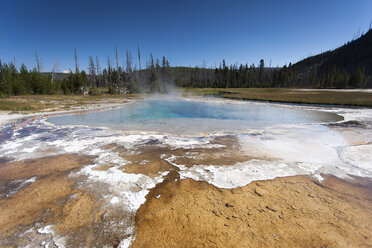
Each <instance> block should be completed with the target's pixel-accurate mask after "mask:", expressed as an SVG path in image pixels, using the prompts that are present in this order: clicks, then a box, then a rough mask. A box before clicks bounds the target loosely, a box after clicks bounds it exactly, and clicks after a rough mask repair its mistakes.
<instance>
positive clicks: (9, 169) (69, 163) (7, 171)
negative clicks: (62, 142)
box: [0, 154, 91, 183]
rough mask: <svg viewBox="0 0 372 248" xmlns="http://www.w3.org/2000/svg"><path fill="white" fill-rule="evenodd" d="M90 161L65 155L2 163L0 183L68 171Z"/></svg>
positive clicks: (88, 158) (73, 155) (85, 158)
mask: <svg viewBox="0 0 372 248" xmlns="http://www.w3.org/2000/svg"><path fill="white" fill-rule="evenodd" d="M90 160H91V158H90V157H83V156H77V155H75V154H66V155H63V156H53V157H45V158H40V159H32V160H22V161H17V162H10V163H2V164H0V183H2V182H4V181H10V180H18V179H25V178H30V177H34V176H48V175H52V174H55V173H59V172H64V171H70V170H71V169H75V168H78V167H80V166H81V165H82V164H87V163H88V162H89V161H90Z"/></svg>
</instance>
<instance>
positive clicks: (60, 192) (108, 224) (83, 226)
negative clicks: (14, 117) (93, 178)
mask: <svg viewBox="0 0 372 248" xmlns="http://www.w3.org/2000/svg"><path fill="white" fill-rule="evenodd" d="M90 162H91V158H89V157H81V156H78V155H73V154H71V155H62V156H55V157H48V158H41V159H33V160H28V161H18V162H8V163H6V164H5V163H4V164H2V165H0V175H1V179H0V186H1V189H2V190H5V191H8V192H11V191H14V190H17V192H16V193H14V194H12V195H10V196H8V197H0V224H1V225H0V247H20V246H31V247H33V246H38V245H39V244H41V243H42V242H43V241H45V240H47V241H48V242H51V243H53V241H52V240H51V239H52V236H51V235H49V234H46V235H45V234H39V233H37V231H36V230H37V229H38V228H40V227H44V226H47V225H53V226H54V227H53V229H54V230H55V231H56V233H57V234H58V235H60V236H64V237H66V245H67V247H81V246H82V244H83V245H84V246H88V247H92V246H94V247H105V246H108V247H111V246H113V247H116V246H117V245H118V244H119V243H120V241H121V240H122V239H124V238H126V237H127V235H128V233H126V231H125V230H126V228H127V227H128V226H131V225H132V223H131V220H132V218H133V214H132V213H130V212H128V211H125V210H123V209H120V208H116V207H110V208H107V207H106V206H104V205H101V204H100V203H101V200H102V199H101V198H100V195H99V193H97V192H95V191H94V190H93V191H89V192H88V191H86V190H85V189H84V190H83V189H80V188H78V187H77V183H79V180H84V178H81V177H72V178H70V177H69V175H70V172H71V171H73V170H75V169H77V168H79V167H81V166H82V165H84V164H88V163H90ZM111 166H112V165H104V166H101V167H99V168H98V169H101V170H104V169H109V168H110V167H111ZM34 176H36V177H37V179H36V181H35V182H33V183H31V184H28V185H25V186H23V187H18V186H19V185H20V183H14V182H22V181H24V180H21V179H28V178H31V177H34ZM12 186H14V187H13V188H12ZM0 193H1V192H0ZM5 193H6V192H5ZM2 195H7V194H2ZM30 228H34V229H32V230H31V229H30ZM30 230H31V231H30ZM52 247H54V246H53V245H52Z"/></svg>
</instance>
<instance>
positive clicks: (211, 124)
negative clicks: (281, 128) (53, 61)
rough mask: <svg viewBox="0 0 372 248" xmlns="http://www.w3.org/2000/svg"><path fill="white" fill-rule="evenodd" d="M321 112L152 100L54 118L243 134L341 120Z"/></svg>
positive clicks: (73, 122)
mask: <svg viewBox="0 0 372 248" xmlns="http://www.w3.org/2000/svg"><path fill="white" fill-rule="evenodd" d="M340 118H341V117H339V116H337V115H335V114H331V113H322V112H318V111H309V110H303V109H298V108H289V107H284V106H282V105H277V104H257V103H250V102H244V103H231V102H228V103H224V102H223V101H218V102H216V101H215V102H203V101H191V100H182V99H177V100H169V99H167V100H164V99H153V100H144V101H138V102H136V103H133V104H129V105H126V106H124V107H122V108H119V109H112V110H107V111H102V112H91V113H83V114H75V115H68V116H58V117H52V118H50V119H49V120H50V121H51V122H52V123H54V124H56V125H88V126H93V127H113V128H118V129H123V130H143V131H168V132H194V131H199V132H200V131H205V132H210V131H221V130H224V131H242V130H244V129H246V128H255V127H262V126H270V125H275V124H300V123H316V122H328V121H336V120H340Z"/></svg>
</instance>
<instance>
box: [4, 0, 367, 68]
mask: <svg viewBox="0 0 372 248" xmlns="http://www.w3.org/2000/svg"><path fill="white" fill-rule="evenodd" d="M371 20H372V1H371V0H354V1H352V0H349V1H345V0H311V1H310V0H306V1H300V0H296V1H277V0H266V1H259V0H257V1H248V0H247V1H243V0H241V1H236V0H234V1H228V0H224V1H222V0H205V1H203V0H198V1H194V0H187V1H176V0H169V1H161V0H159V1H155V0H151V1H141V0H137V1H119V0H116V1H112V0H104V1H97V0H90V1H79V0H73V1H70V0H63V1H52V0H28V1H26V0H0V36H1V38H0V59H1V60H2V61H5V62H9V61H11V60H13V58H15V60H16V65H17V66H20V64H21V63H25V64H26V65H27V67H29V68H32V67H33V66H35V51H37V52H38V53H39V57H40V59H41V62H42V64H43V70H44V71H49V70H51V68H52V66H53V63H54V61H55V60H56V59H58V69H59V71H62V70H66V69H68V68H71V69H73V68H74V56H73V50H74V47H75V46H76V48H77V51H78V60H79V64H80V68H81V69H86V66H87V63H88V57H89V56H90V55H92V56H93V57H95V56H99V58H100V62H101V64H103V65H105V64H106V60H107V56H110V57H111V58H112V59H114V57H115V44H117V46H118V50H119V59H120V63H121V64H123V63H124V55H125V49H129V50H131V51H132V55H133V57H135V58H136V60H135V62H137V56H136V54H137V51H136V50H137V44H139V45H140V47H141V50H142V54H143V57H148V56H149V53H150V52H152V53H153V54H154V56H155V57H161V56H163V55H164V56H166V57H167V58H168V59H169V61H170V63H171V65H185V66H190V65H191V66H195V65H201V64H202V61H203V60H205V61H206V63H207V66H214V65H217V66H218V65H219V63H220V62H221V61H222V59H223V58H225V59H226V61H227V62H228V63H235V62H239V63H248V64H251V63H255V64H258V62H259V60H260V59H261V58H263V59H264V60H265V63H266V64H267V65H268V64H269V63H270V61H271V65H272V66H276V65H279V66H282V65H284V64H288V63H289V62H292V63H293V62H296V61H298V60H300V59H302V58H305V57H307V56H308V55H314V54H317V53H319V52H322V51H327V50H329V49H333V48H336V47H338V46H340V45H342V44H343V43H345V42H346V41H348V40H351V39H352V38H353V36H354V35H355V34H357V33H358V31H360V32H363V31H364V32H365V31H366V30H368V27H369V25H370V23H371Z"/></svg>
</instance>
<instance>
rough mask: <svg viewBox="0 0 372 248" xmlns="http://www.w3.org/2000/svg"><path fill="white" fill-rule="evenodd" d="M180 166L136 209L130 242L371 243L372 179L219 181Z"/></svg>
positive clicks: (213, 244)
mask: <svg viewBox="0 0 372 248" xmlns="http://www.w3.org/2000/svg"><path fill="white" fill-rule="evenodd" d="M174 173H176V172H174ZM174 173H173V175H170V177H171V178H168V180H166V181H165V182H163V183H161V184H159V185H158V186H157V187H156V188H154V189H152V190H151V191H150V193H149V194H148V196H147V201H146V203H145V204H143V205H142V206H141V207H140V209H139V210H138V211H137V214H136V217H135V226H136V239H135V241H133V243H132V246H131V247H372V193H371V192H372V191H371V188H370V183H363V184H356V183H351V182H346V181H344V180H341V179H338V178H336V177H333V176H327V177H326V180H325V181H324V182H323V183H322V184H320V183H319V182H316V181H313V179H312V178H310V177H306V176H295V177H287V178H277V179H274V180H267V181H259V182H253V183H250V184H248V185H247V186H245V187H241V188H236V189H219V188H216V187H214V186H213V185H210V184H208V183H206V182H199V181H194V180H191V179H186V180H174V178H176V176H175V175H174ZM159 195H160V197H159Z"/></svg>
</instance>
